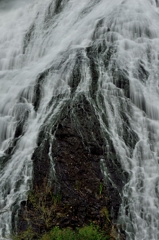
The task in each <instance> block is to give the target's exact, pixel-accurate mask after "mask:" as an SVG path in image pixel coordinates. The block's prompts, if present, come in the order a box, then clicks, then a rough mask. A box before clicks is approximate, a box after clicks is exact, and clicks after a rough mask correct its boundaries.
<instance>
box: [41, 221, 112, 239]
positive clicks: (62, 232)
mask: <svg viewBox="0 0 159 240" xmlns="http://www.w3.org/2000/svg"><path fill="white" fill-rule="evenodd" d="M109 239H110V237H109V236H106V235H105V233H104V231H101V230H100V229H99V227H98V226H95V225H93V224H90V225H89V226H85V227H82V228H79V229H77V230H76V231H73V230H72V229H70V228H66V229H60V228H59V227H54V228H53V229H52V231H51V232H49V233H47V234H45V235H43V236H42V238H41V240H109Z"/></svg>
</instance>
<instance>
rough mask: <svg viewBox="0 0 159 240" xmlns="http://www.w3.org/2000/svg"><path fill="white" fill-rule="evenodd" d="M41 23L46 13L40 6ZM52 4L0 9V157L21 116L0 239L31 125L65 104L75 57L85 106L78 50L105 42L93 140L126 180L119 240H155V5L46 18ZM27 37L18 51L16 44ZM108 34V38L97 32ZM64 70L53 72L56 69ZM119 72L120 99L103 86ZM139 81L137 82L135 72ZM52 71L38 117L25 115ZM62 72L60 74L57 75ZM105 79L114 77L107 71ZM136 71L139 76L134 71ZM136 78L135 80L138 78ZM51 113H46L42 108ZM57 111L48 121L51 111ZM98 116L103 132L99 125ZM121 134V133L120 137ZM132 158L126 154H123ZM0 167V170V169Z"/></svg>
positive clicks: (92, 5)
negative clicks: (100, 138)
mask: <svg viewBox="0 0 159 240" xmlns="http://www.w3.org/2000/svg"><path fill="white" fill-rule="evenodd" d="M51 2H52V3H53V5H52V6H51V7H50V9H51V10H50V11H51V13H50V16H49V17H48V18H47V15H48V8H49V5H50V3H51ZM54 5H55V1H53V0H52V1H51V0H46V1H42V0H34V1H31V0H30V1H24V0H21V1H20V0H17V1H2V0H1V1H0V156H1V157H2V156H5V154H6V153H5V151H6V150H7V149H8V147H9V146H10V144H11V142H12V140H13V138H14V135H15V131H16V126H17V125H18V124H19V123H20V121H22V117H23V116H24V115H25V114H26V113H27V120H26V121H25V123H24V127H23V131H22V135H20V136H19V137H18V139H17V142H16V144H15V149H14V151H13V153H12V154H11V156H10V158H9V160H8V161H7V162H6V163H5V164H3V167H2V169H1V170H0V239H3V238H4V237H5V239H6V238H7V239H9V235H10V231H11V214H12V211H13V210H15V209H16V205H17V206H18V205H19V204H20V202H21V201H22V200H24V199H26V193H27V191H28V190H29V188H30V184H31V179H32V161H31V156H32V153H33V151H34V148H35V147H36V139H37V136H38V132H39V129H40V126H41V125H42V124H43V122H44V120H45V118H46V116H47V114H49V111H51V109H50V110H49V109H48V103H49V101H50V100H51V98H52V96H57V95H58V94H61V93H62V94H63V95H64V98H63V99H62V100H61V103H60V104H61V105H62V103H63V102H64V101H65V99H68V98H69V97H70V86H69V77H70V74H71V71H72V69H73V66H74V62H75V58H76V54H75V53H76V50H77V49H79V50H80V51H81V52H82V54H83V56H84V57H83V58H84V60H83V65H82V66H83V67H82V80H81V82H80V84H79V85H78V88H77V90H76V92H77V93H80V92H84V93H85V95H86V96H87V97H88V98H90V94H89V85H90V84H91V76H90V69H89V63H88V62H89V61H88V59H87V56H86V54H85V48H86V47H87V46H90V45H92V44H93V43H94V42H93V41H94V40H92V37H93V34H94V29H95V27H96V25H97V23H98V22H99V20H101V19H103V24H102V26H100V27H99V28H98V30H97V31H96V33H95V39H96V40H95V41H96V42H95V44H96V43H98V42H101V41H103V40H104V41H105V42H106V45H107V46H111V45H112V46H113V47H114V48H116V49H117V51H116V52H115V53H114V54H113V55H112V57H111V59H110V61H109V65H108V69H106V68H105V67H104V66H103V64H102V60H100V59H98V60H97V64H98V65H99V80H98V92H97V95H98V93H102V95H103V97H104V105H105V108H104V109H101V111H99V110H98V109H96V112H97V114H98V115H99V119H100V122H101V127H102V128H103V131H105V132H108V133H109V135H110V138H111V139H112V141H113V144H114V147H115V149H116V152H117V154H118V156H119V159H120V161H121V164H122V167H123V169H125V170H127V171H128V172H129V174H130V181H129V182H128V183H127V184H126V186H125V187H124V189H123V204H122V206H121V209H120V217H119V223H120V224H121V225H122V226H123V228H125V231H126V233H127V239H128V240H130V239H131V240H158V239H159V230H158V229H159V221H158V219H159V165H158V164H159V150H158V149H159V105H158V102H159V86H158V85H159V24H158V23H159V9H158V6H159V2H158V0H156V1H155V0H144V1H143V0H133V2H132V0H125V1H123V0H111V1H110V0H101V1H97V0H93V1H89V0H81V1H80V2H79V1H77V0H74V1H71V0H70V1H67V0H63V1H62V5H63V9H62V11H61V12H60V13H58V14H54ZM31 28H33V33H32V34H31V37H30V42H28V44H27V47H26V49H25V51H24V39H25V36H26V33H27V32H28V31H29V29H31ZM108 28H109V30H110V31H107V29H108ZM62 61H64V63H63V64H61V62H62ZM114 63H115V66H116V67H118V68H120V69H121V71H124V70H126V71H127V75H128V78H129V80H130V99H126V98H125V97H124V93H123V90H122V89H119V88H117V87H116V86H115V85H114V84H113V76H112V71H111V70H112V69H113V68H114ZM139 65H140V69H142V67H141V66H143V67H144V69H145V70H146V72H147V75H146V74H145V75H144V74H143V73H142V74H140V71H138V70H137V69H139ZM51 66H54V68H53V70H52V71H51V73H50V74H49V75H48V76H47V77H46V78H45V80H44V83H43V94H42V99H41V101H40V105H39V108H38V111H37V112H36V111H35V110H34V107H33V99H34V91H33V89H34V85H35V82H36V79H37V78H38V76H39V74H40V73H41V72H43V71H45V70H46V69H48V68H49V67H51ZM66 66H67V68H66ZM113 71H116V69H115V68H114V70H113ZM141 71H142V70H141ZM143 76H144V77H143ZM121 105H122V107H123V111H125V112H126V111H127V107H128V106H129V105H130V106H131V114H130V113H127V117H128V119H129V122H130V126H131V128H132V130H133V131H134V132H135V133H136V134H137V135H138V141H137V143H136V145H135V147H134V149H130V148H129V147H128V145H127V142H126V141H125V140H124V138H123V131H124V130H123V129H124V121H123V119H122V117H121V112H120V108H121ZM52 108H53V107H52ZM59 109H60V105H59V106H58V107H57V108H56V109H54V111H53V113H52V114H54V115H56V113H57V112H58V111H59ZM103 113H104V114H106V115H107V118H108V122H109V127H106V126H105V124H104V122H103V121H102V117H101V116H102V114H103ZM127 131H129V129H128V130H127ZM131 152H132V154H131ZM0 161H1V159H0ZM0 167H1V163H0Z"/></svg>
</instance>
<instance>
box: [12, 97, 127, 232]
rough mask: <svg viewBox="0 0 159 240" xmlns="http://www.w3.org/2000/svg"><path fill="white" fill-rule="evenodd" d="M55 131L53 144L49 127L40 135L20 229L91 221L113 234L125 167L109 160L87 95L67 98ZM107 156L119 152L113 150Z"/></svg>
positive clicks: (39, 229) (22, 207) (19, 223)
mask: <svg viewBox="0 0 159 240" xmlns="http://www.w3.org/2000/svg"><path fill="white" fill-rule="evenodd" d="M51 134H52V139H53V140H52V143H51V146H50V144H49V141H48V138H47V137H46V135H47V132H46V129H45V130H42V131H41V133H40V135H39V142H38V145H39V146H38V147H37V149H36V151H35V153H34V155H33V165H34V178H33V179H34V180H33V190H32V193H31V195H29V198H28V201H27V202H23V203H22V206H21V210H20V211H19V221H18V225H17V226H18V232H21V231H24V230H26V229H27V228H28V227H32V229H33V230H34V231H36V232H39V233H42V232H44V231H48V230H50V229H51V228H52V227H53V226H60V227H62V228H63V227H72V228H73V229H75V228H76V227H81V226H83V225H87V224H90V223H91V222H93V223H95V224H97V225H99V226H100V227H101V228H103V229H105V230H106V232H108V233H109V232H110V231H111V228H112V223H111V221H112V220H114V221H115V220H116V219H117V216H118V210H119V206H120V203H121V199H120V195H119V192H118V190H119V191H120V190H121V188H122V185H123V183H122V180H121V175H123V171H122V170H121V168H120V164H119V163H118V162H117V160H115V159H114V161H116V163H117V164H118V170H116V169H115V167H114V166H113V163H112V162H110V161H109V159H107V152H106V149H105V147H104V141H105V140H104V137H103V134H102V132H101V128H100V124H99V121H98V118H97V116H96V114H95V111H94V109H93V108H92V106H91V104H90V103H89V101H88V100H87V99H86V97H85V96H84V95H80V96H79V98H78V101H77V99H76V101H72V102H67V104H66V106H65V107H64V108H63V110H62V113H61V116H60V118H59V121H58V123H57V124H56V126H54V127H53V128H52V131H51ZM49 151H51V154H52V157H53V164H54V171H52V172H51V171H50V168H51V163H50V159H49ZM109 154H111V155H112V156H113V155H114V156H115V153H114V150H113V148H112V151H111V152H109ZM103 159H105V160H106V162H107V163H108V167H109V170H110V172H111V174H112V178H113V179H114V180H115V181H116V183H117V186H118V188H115V187H113V186H112V184H111V183H110V182H107V181H106V179H105V177H104V175H103V172H102V170H101V169H102V167H101V163H102V160H103ZM50 174H54V175H52V176H51V175H50ZM37 198H38V199H40V200H38V199H37ZM39 204H40V205H41V206H42V205H43V207H44V208H45V210H44V211H45V216H43V217H42V215H43V213H44V212H43V210H42V208H41V207H40V208H39V209H37V208H38V207H37V206H38V205H39ZM36 205H37V206H36ZM46 211H49V213H48V212H47V213H46ZM46 219H47V223H46Z"/></svg>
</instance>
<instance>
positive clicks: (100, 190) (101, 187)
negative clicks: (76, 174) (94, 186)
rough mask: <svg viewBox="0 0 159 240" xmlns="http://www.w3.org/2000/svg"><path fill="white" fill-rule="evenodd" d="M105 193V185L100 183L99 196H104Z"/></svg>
mask: <svg viewBox="0 0 159 240" xmlns="http://www.w3.org/2000/svg"><path fill="white" fill-rule="evenodd" d="M102 192H103V183H100V185H99V195H102Z"/></svg>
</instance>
